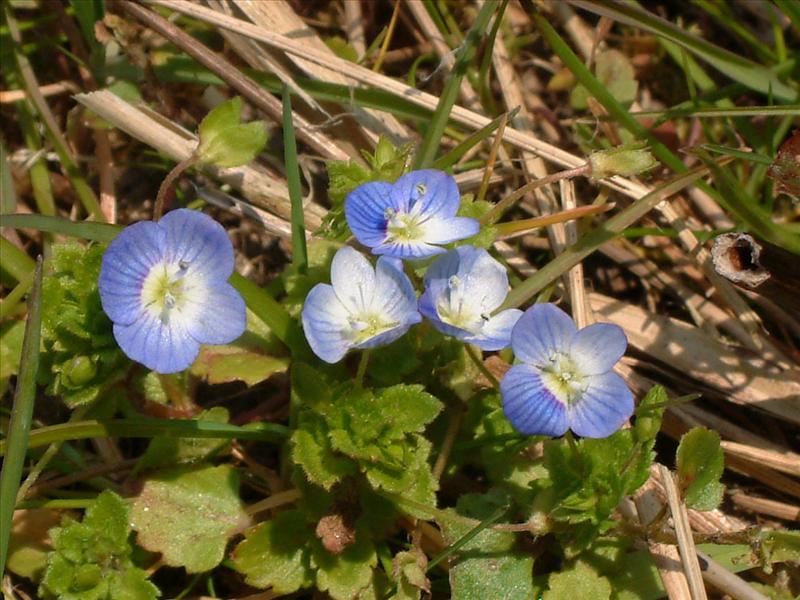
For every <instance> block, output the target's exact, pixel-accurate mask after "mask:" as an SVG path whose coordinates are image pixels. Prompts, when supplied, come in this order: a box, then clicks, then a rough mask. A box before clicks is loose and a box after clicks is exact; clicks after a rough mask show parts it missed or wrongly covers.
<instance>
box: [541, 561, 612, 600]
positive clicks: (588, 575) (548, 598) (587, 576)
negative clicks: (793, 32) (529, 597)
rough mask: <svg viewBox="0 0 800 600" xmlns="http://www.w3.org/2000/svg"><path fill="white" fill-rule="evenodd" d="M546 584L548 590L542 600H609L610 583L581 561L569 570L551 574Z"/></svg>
mask: <svg viewBox="0 0 800 600" xmlns="http://www.w3.org/2000/svg"><path fill="white" fill-rule="evenodd" d="M548 584H549V586H550V589H549V590H547V591H546V592H545V593H544V596H543V600H574V599H575V598H591V599H592V600H609V598H611V583H610V582H609V581H608V579H606V578H605V577H600V576H599V575H598V574H597V572H596V571H595V570H594V569H593V568H592V567H590V566H589V565H587V564H586V563H584V562H582V561H578V562H576V563H575V565H574V566H573V567H572V568H571V569H569V570H566V571H561V572H560V573H553V574H551V575H550V578H549V579H548Z"/></svg>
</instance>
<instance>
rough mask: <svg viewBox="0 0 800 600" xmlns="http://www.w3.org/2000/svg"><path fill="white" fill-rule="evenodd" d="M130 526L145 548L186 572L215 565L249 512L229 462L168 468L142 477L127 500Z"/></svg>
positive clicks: (200, 570)
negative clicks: (137, 491) (131, 498)
mask: <svg viewBox="0 0 800 600" xmlns="http://www.w3.org/2000/svg"><path fill="white" fill-rule="evenodd" d="M132 521H133V527H134V529H135V530H136V532H137V534H138V537H137V541H138V542H139V545H141V546H142V547H143V548H145V549H146V550H149V551H151V552H160V553H161V554H162V557H163V560H164V563H165V564H167V565H170V566H173V567H185V568H186V570H187V571H188V572H189V573H199V572H202V571H208V570H210V569H213V568H214V567H216V566H217V565H218V564H219V562H220V561H221V560H222V557H223V555H224V553H225V546H226V544H227V543H228V538H230V537H231V536H232V535H234V534H235V533H237V532H238V531H241V530H242V529H243V528H244V527H245V526H246V525H247V524H248V522H249V517H248V515H247V513H246V512H245V511H244V508H243V507H242V503H241V500H240V499H239V475H238V473H237V471H236V470H235V469H234V468H233V467H231V466H229V465H220V466H218V467H213V466H208V465H204V466H203V465H201V466H198V467H194V468H180V469H172V470H170V471H164V472H162V473H161V474H160V475H159V476H158V477H157V478H155V477H154V478H152V479H148V480H147V481H145V484H144V487H143V489H142V491H141V493H140V494H139V496H137V497H136V500H135V501H134V503H133V514H132Z"/></svg>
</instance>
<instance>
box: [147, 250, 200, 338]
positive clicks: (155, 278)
mask: <svg viewBox="0 0 800 600" xmlns="http://www.w3.org/2000/svg"><path fill="white" fill-rule="evenodd" d="M188 272H189V263H188V262H186V261H183V260H182V261H179V262H178V264H174V263H173V264H167V263H159V264H156V265H154V266H153V268H152V269H150V273H148V274H147V277H145V280H144V283H143V284H142V293H141V296H140V297H141V301H142V305H143V306H144V307H145V309H147V310H148V311H150V312H151V313H152V314H154V315H155V316H156V317H157V318H158V319H160V320H161V322H162V323H164V324H166V323H169V319H170V314H171V313H172V312H173V311H175V310H180V309H181V308H182V307H183V306H185V305H186V302H187V300H188V295H189V294H187V287H188V286H187V285H186V284H187V281H186V275H187V273H188Z"/></svg>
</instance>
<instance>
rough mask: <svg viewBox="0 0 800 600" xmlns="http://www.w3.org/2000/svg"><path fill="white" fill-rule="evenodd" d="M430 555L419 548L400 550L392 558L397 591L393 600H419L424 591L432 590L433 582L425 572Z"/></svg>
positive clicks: (393, 576)
mask: <svg viewBox="0 0 800 600" xmlns="http://www.w3.org/2000/svg"><path fill="white" fill-rule="evenodd" d="M427 566H428V557H427V556H425V553H424V552H422V551H421V550H420V549H419V548H412V549H411V550H410V551H408V552H398V553H397V554H396V555H395V557H394V559H393V560H392V578H393V579H394V581H395V583H396V584H397V593H396V594H395V595H394V596H392V599H391V600H419V598H420V596H421V595H422V592H423V591H424V592H427V593H428V594H430V592H431V582H430V581H429V580H428V577H427V575H426V574H425V572H426V569H427Z"/></svg>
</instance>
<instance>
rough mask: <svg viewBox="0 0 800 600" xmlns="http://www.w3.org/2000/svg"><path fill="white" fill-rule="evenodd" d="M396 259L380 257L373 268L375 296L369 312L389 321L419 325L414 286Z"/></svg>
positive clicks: (419, 317) (419, 319)
mask: <svg viewBox="0 0 800 600" xmlns="http://www.w3.org/2000/svg"><path fill="white" fill-rule="evenodd" d="M397 262H398V261H396V259H393V258H389V257H386V256H382V257H380V258H379V259H378V264H377V265H376V267H375V295H374V297H373V300H372V305H371V307H370V308H371V310H372V311H373V312H375V313H377V314H379V315H381V316H384V317H385V318H386V319H387V320H389V321H395V322H398V323H403V324H405V323H409V325H410V324H413V323H419V322H420V321H421V320H422V317H421V316H420V314H419V312H418V310H417V295H416V293H415V292H414V286H412V285H411V281H410V280H409V279H408V276H406V274H405V273H404V272H403V270H402V263H401V268H399V269H398V268H397Z"/></svg>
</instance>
